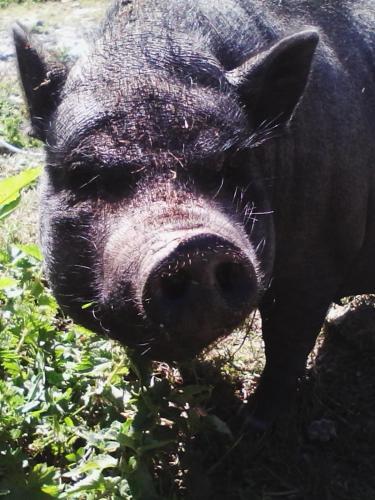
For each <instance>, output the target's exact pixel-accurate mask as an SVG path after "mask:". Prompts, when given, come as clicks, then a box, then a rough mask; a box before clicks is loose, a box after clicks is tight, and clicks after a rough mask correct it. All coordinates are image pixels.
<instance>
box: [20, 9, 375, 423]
mask: <svg viewBox="0 0 375 500" xmlns="http://www.w3.org/2000/svg"><path fill="white" fill-rule="evenodd" d="M374 33H375V8H374V4H373V0H356V1H353V0H343V1H342V2H335V1H333V0H317V1H314V2H310V1H308V0H281V1H279V0H270V1H269V2H263V1H261V0H225V1H219V0H153V1H149V2H147V1H144V0H121V1H117V2H115V3H114V4H113V5H112V7H111V8H110V10H109V12H108V14H107V16H106V18H105V20H104V22H103V23H102V26H101V27H100V29H99V30H98V32H97V33H96V36H95V37H94V40H93V41H92V44H91V47H90V50H89V52H88V54H87V55H85V56H82V57H81V58H79V59H78V60H77V61H76V62H75V63H74V64H73V65H72V66H71V67H65V66H64V65H63V64H61V63H59V62H58V61H56V60H53V58H51V56H50V55H48V54H44V53H43V51H42V50H41V49H40V48H38V47H37V45H36V44H35V42H34V41H33V40H32V39H31V38H30V35H29V34H28V33H27V31H26V30H25V29H24V28H23V27H22V26H21V25H19V24H17V25H16V26H15V27H14V40H15V47H16V53H17V59H18V65H19V73H20V78H21V81H22V84H23V88H24V93H25V96H26V100H27V104H28V109H29V112H30V119H31V125H32V129H33V134H34V135H35V136H36V137H38V138H39V139H41V140H42V141H44V142H45V149H46V166H45V169H44V174H43V176H42V179H41V186H40V191H41V199H40V234H41V244H42V248H43V253H44V257H45V267H46V273H47V277H48V281H49V283H50V285H51V287H52V290H53V292H54V294H55V296H56V298H57V300H58V302H59V303H60V305H61V307H62V309H63V310H64V311H65V312H66V313H67V314H68V315H69V316H71V317H72V318H73V319H74V320H75V321H77V322H78V323H80V324H82V325H84V326H86V327H87V328H90V329H92V330H94V331H96V332H98V333H101V334H106V335H109V336H110V337H112V338H114V339H117V340H119V341H120V342H121V343H122V344H124V345H126V346H129V347H130V348H131V349H133V350H135V351H137V352H138V353H139V354H140V355H144V356H147V357H150V358H151V359H156V360H167V361H171V360H177V361H178V360H182V359H185V358H192V357H194V356H195V355H197V354H198V353H199V352H201V351H202V349H204V348H205V347H207V346H209V345H211V344H212V343H213V342H215V341H216V340H217V339H219V338H221V337H224V336H226V335H228V334H229V333H230V332H232V331H233V329H234V328H236V327H238V326H239V325H241V324H242V323H243V321H244V320H245V319H246V318H247V317H248V316H249V314H250V312H251V311H252V310H254V308H256V307H258V308H259V310H260V313H261V317H262V330H263V338H264V343H265V354H266V365H265V368H264V372H263V374H262V377H261V380H260V382H259V385H258V387H257V390H256V393H255V395H254V399H253V404H252V405H251V408H252V409H251V417H250V420H251V422H252V423H253V425H254V426H255V427H257V428H260V429H264V428H266V427H267V426H269V425H271V424H272V423H273V422H275V420H276V419H277V418H278V417H279V416H280V415H281V414H283V413H284V412H285V411H286V410H287V409H288V408H289V406H290V404H291V403H292V402H293V397H294V394H295V392H296V388H297V384H298V380H299V378H300V377H301V376H302V375H303V373H304V370H305V366H306V360H307V356H308V354H309V352H310V351H311V349H312V348H313V346H314V343H315V340H316V337H317V334H318V332H319V330H320V328H321V326H322V324H323V322H324V319H325V316H326V312H327V310H328V308H329V306H330V304H331V303H332V301H335V300H337V299H338V298H340V297H342V296H345V295H349V294H359V293H364V292H371V291H374V284H375V258H374V251H375V216H374V214H375V191H374V187H375V186H374V183H375V175H374V172H375V171H374V167H375V165H374V161H375V141H374V129H375V85H374V80H375V35H374Z"/></svg>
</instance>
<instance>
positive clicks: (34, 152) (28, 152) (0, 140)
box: [0, 139, 43, 158]
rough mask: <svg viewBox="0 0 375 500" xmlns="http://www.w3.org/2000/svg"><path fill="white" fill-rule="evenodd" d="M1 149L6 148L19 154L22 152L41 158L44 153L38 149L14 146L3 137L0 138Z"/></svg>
mask: <svg viewBox="0 0 375 500" xmlns="http://www.w3.org/2000/svg"><path fill="white" fill-rule="evenodd" d="M0 149H6V150H7V151H9V152H10V153H17V154H20V153H22V154H26V155H32V156H39V157H40V158H41V157H42V156H43V153H40V152H37V151H30V150H29V149H21V148H17V146H12V144H9V143H8V142H6V141H4V140H3V139H0Z"/></svg>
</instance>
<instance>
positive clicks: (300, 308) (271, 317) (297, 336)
mask: <svg viewBox="0 0 375 500" xmlns="http://www.w3.org/2000/svg"><path fill="white" fill-rule="evenodd" d="M323 293H324V292H323ZM333 296H334V294H333V293H332V294H327V293H324V296H322V295H316V296H314V295H312V294H311V293H310V294H309V293H304V292H299V293H298V292H295V293H293V294H290V293H289V294H288V293H284V294H281V293H280V294H274V293H272V291H271V290H270V293H269V294H268V297H266V300H265V301H264V303H263V304H262V306H261V307H260V310H261V315H262V322H263V339H264V343H265V352H266V366H265V369H264V372H263V374H262V377H261V380H260V383H259V385H258V387H257V390H256V393H255V395H254V398H253V401H252V403H251V405H250V407H251V410H252V414H251V417H250V422H251V424H252V425H253V426H255V427H257V428H259V429H265V428H267V427H269V426H270V425H271V424H272V423H273V422H274V421H275V420H276V419H277V418H278V417H279V416H281V415H282V414H284V413H285V412H286V411H287V410H288V409H289V408H290V406H291V405H292V403H293V402H294V398H295V394H296V389H297V383H298V379H299V378H300V377H301V376H303V374H304V371H305V367H306V360H307V357H308V355H309V353H310V351H311V350H312V349H313V347H314V344H315V340H316V338H317V336H318V334H319V331H320V329H321V327H322V324H323V322H324V319H325V316H326V313H327V309H328V307H329V305H330V303H331V301H332V297H333Z"/></svg>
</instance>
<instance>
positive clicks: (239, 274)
mask: <svg viewBox="0 0 375 500" xmlns="http://www.w3.org/2000/svg"><path fill="white" fill-rule="evenodd" d="M215 277H216V283H217V285H218V287H219V290H220V292H221V294H222V295H223V296H224V298H226V299H227V300H228V301H233V300H234V301H236V302H237V301H242V300H246V299H247V298H248V295H249V294H250V293H251V291H252V277H251V275H250V273H249V270H248V269H247V268H246V267H245V266H244V265H242V264H239V263H237V262H222V263H221V264H218V265H217V267H216V269H215Z"/></svg>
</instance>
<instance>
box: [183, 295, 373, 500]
mask: <svg viewBox="0 0 375 500" xmlns="http://www.w3.org/2000/svg"><path fill="white" fill-rule="evenodd" d="M349 309H350V310H347V311H346V312H347V313H346V314H344V315H343V316H342V317H341V318H339V320H334V321H332V322H331V323H330V324H327V326H326V328H325V335H324V340H322V343H321V346H320V348H319V350H318V352H317V355H316V358H315V361H314V363H313V365H312V366H311V368H310V369H309V370H308V372H307V376H306V379H305V380H303V382H302V383H301V387H300V391H299V395H298V403H297V406H296V408H295V410H294V412H293V414H292V415H291V416H290V417H289V418H288V419H287V420H284V421H283V422H280V423H279V424H278V426H277V428H275V429H274V430H273V431H272V432H270V433H268V434H267V435H264V436H261V437H259V436H254V435H251V434H243V432H242V431H241V430H240V426H239V421H238V416H237V413H238V409H239V406H240V402H239V400H238V398H236V397H235V396H234V391H233V387H232V388H229V386H228V384H227V383H225V381H223V380H221V382H219V383H218V384H217V382H216V389H215V391H214V394H213V401H212V407H213V409H214V412H215V414H216V415H218V416H219V417H221V418H222V419H223V420H224V421H225V422H227V423H228V424H229V427H231V429H232V432H233V434H234V436H233V439H227V438H224V437H223V438H222V439H220V438H218V437H217V434H215V436H213V435H210V434H209V433H208V434H204V433H201V434H200V436H198V438H197V439H196V440H195V441H194V442H193V443H191V445H190V446H189V449H188V450H187V453H186V455H185V460H186V464H185V466H186V468H187V469H189V471H190V473H189V476H188V481H187V483H188V484H187V490H186V491H185V494H184V495H183V498H189V499H190V498H191V499H194V500H200V499H202V500H203V499H205V500H207V499H211V498H212V499H223V500H224V499H225V500H232V499H233V500H234V499H236V500H237V499H240V500H242V499H246V500H259V499H262V500H271V499H272V500H273V499H280V498H281V499H286V500H344V499H345V500H373V499H374V498H375V370H374V369H373V364H374V362H373V360H374V357H375V335H374V333H375V307H374V305H371V303H370V304H369V303H367V302H364V301H362V302H359V303H356V304H355V307H353V306H351V307H350V308H349ZM212 376H213V371H212V369H211V377H212ZM218 380H219V379H218Z"/></svg>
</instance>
